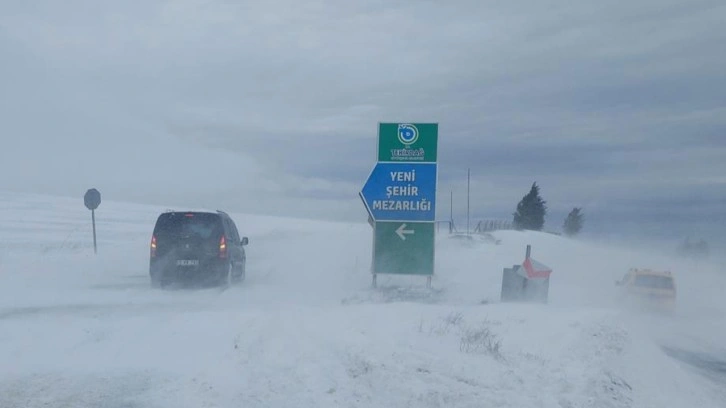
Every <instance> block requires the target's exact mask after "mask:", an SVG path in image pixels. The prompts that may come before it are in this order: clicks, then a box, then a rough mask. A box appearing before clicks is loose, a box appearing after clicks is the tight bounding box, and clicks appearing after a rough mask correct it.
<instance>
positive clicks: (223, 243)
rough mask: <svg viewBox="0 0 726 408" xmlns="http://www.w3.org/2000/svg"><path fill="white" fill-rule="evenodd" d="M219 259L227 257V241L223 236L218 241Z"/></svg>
mask: <svg viewBox="0 0 726 408" xmlns="http://www.w3.org/2000/svg"><path fill="white" fill-rule="evenodd" d="M219 257H220V258H226V257H227V240H226V239H225V238H224V235H222V238H220V239H219Z"/></svg>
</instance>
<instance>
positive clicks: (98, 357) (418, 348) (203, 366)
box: [0, 193, 726, 408]
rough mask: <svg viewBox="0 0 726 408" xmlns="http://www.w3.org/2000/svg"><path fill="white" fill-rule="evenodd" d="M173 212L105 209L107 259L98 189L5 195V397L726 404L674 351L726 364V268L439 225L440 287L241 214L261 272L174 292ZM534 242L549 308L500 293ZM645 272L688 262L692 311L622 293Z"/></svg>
mask: <svg viewBox="0 0 726 408" xmlns="http://www.w3.org/2000/svg"><path fill="white" fill-rule="evenodd" d="M164 209H165V207H154V206H146V205H136V204H126V203H115V202H110V201H104V202H103V203H102V204H101V207H100V208H99V210H98V211H97V222H98V238H99V253H98V255H97V256H94V254H93V249H92V240H91V227H90V214H89V212H88V211H87V210H86V209H85V208H84V207H83V204H82V200H81V199H77V200H74V199H67V198H54V197H43V196H34V195H24V194H15V193H0V407H3V408H5V407H7V408H14V407H109V408H115V407H316V408H320V407H339V406H345V407H562V408H569V407H573V408H574V407H658V408H661V407H723V406H726V396H725V395H724V393H723V392H722V391H720V389H722V388H724V385H726V380H724V376H719V374H718V372H716V371H715V370H711V372H704V371H703V370H699V369H698V368H696V367H694V366H692V365H690V364H687V363H686V362H684V361H682V360H679V359H677V358H673V357H671V356H670V355H669V354H667V353H666V352H665V351H664V349H663V347H666V348H668V350H680V351H688V352H690V353H701V354H703V355H706V356H710V357H711V358H716V359H717V358H720V357H719V356H722V357H723V359H722V360H721V361H726V318H725V317H724V316H725V312H726V301H725V300H724V299H723V297H724V296H723V295H724V293H726V273H725V272H723V271H720V270H718V268H717V267H716V265H709V264H708V263H705V262H702V263H699V264H698V266H697V267H695V266H694V265H692V264H691V263H689V262H687V261H685V260H682V259H676V258H670V257H667V256H663V255H658V254H657V253H656V252H647V251H644V250H640V249H638V248H629V249H627V250H623V249H618V250H615V249H607V248H601V247H598V246H595V245H594V244H592V243H586V242H581V241H577V240H569V239H566V238H562V237H558V236H554V235H548V234H541V233H531V232H528V233H520V232H512V231H502V232H498V233H495V234H494V235H495V236H496V238H497V239H499V240H501V244H500V245H493V244H491V243H487V242H485V241H473V242H467V241H462V240H456V239H451V238H449V237H447V236H446V234H440V236H439V237H438V238H437V257H436V260H437V275H436V276H435V277H434V279H433V290H427V289H426V288H425V279H423V278H413V277H387V276H382V277H379V281H378V283H379V288H377V289H372V288H371V287H370V281H371V277H370V274H369V273H368V266H369V262H370V254H371V248H370V245H371V229H370V227H369V226H368V225H367V224H365V223H360V224H345V223H332V222H331V223H326V222H320V221H309V220H297V219H283V218H273V217H263V216H252V215H245V214H232V216H233V218H234V219H235V221H236V222H237V225H238V227H239V229H240V233H241V234H243V235H246V236H248V237H249V238H250V245H249V247H248V249H247V253H248V272H247V280H246V281H245V282H244V283H242V284H241V285H238V286H234V287H232V288H230V289H228V290H226V291H220V290H218V289H196V290H194V289H192V290H169V291H159V290H152V289H151V288H150V286H149V282H148V275H147V274H148V244H149V239H150V234H151V229H152V228H153V223H154V221H155V219H156V217H157V215H158V213H159V211H162V210H164ZM361 211H363V209H361ZM527 244H531V245H532V246H533V256H534V257H535V258H536V259H538V260H540V261H542V262H544V263H546V264H547V265H549V266H551V267H552V268H553V269H554V273H553V275H552V286H551V290H550V303H549V304H548V305H545V306H543V305H536V304H503V303H499V290H500V284H501V271H502V268H504V267H509V266H511V265H512V264H516V263H520V262H521V261H522V258H523V256H524V250H525V246H526V245H527ZM634 266H637V267H652V268H668V269H671V270H672V271H673V272H674V273H675V274H676V279H677V284H678V290H679V293H678V296H679V307H678V311H677V313H676V315H675V316H673V317H671V318H667V317H657V316H651V315H648V314H644V313H632V312H628V311H627V310H624V309H623V308H621V307H620V305H618V304H617V302H616V301H615V300H614V297H613V296H614V293H615V292H614V290H615V287H614V284H613V283H614V281H615V280H616V279H619V278H620V277H621V276H622V275H623V274H624V273H625V271H626V270H627V269H628V268H629V267H634ZM671 354H673V353H671Z"/></svg>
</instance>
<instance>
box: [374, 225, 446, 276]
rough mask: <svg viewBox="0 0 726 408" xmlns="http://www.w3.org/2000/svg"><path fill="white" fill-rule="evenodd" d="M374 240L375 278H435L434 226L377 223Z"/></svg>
mask: <svg viewBox="0 0 726 408" xmlns="http://www.w3.org/2000/svg"><path fill="white" fill-rule="evenodd" d="M374 236H375V238H374V239H375V241H374V243H373V246H374V248H373V251H374V255H373V273H374V274H400V275H424V276H431V275H433V274H434V223H433V222H410V221H395V222H391V221H386V222H376V223H375V232H374Z"/></svg>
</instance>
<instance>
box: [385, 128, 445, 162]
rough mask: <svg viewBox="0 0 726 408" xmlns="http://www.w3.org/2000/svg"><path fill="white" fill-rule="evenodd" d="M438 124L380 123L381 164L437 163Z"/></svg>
mask: <svg viewBox="0 0 726 408" xmlns="http://www.w3.org/2000/svg"><path fill="white" fill-rule="evenodd" d="M438 139H439V124H438V123H379V124H378V161H379V162H419V163H436V148H437V146H438Z"/></svg>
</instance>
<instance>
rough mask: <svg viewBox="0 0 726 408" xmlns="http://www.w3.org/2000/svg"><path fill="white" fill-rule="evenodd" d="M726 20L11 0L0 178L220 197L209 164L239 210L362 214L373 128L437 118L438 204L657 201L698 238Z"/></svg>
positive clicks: (545, 5) (653, 12) (575, 11)
mask: <svg viewBox="0 0 726 408" xmlns="http://www.w3.org/2000/svg"><path fill="white" fill-rule="evenodd" d="M725 19H726V4H724V3H723V1H720V0H696V1H690V2H687V3H684V2H681V1H675V0H659V1H655V0H646V1H639V2H631V3H623V2H612V1H605V2H602V1H578V2H572V3H559V4H558V3H552V2H525V3H521V2H520V3H507V2H493V1H474V0H460V1H454V2H448V3H446V2H435V1H425V2H422V1H410V0H399V1H378V0H376V1H372V0H371V1H366V2H357V3H345V2H333V1H313V2H306V3H300V2H296V1H292V0H277V1H273V2H267V3H264V2H258V3H254V2H247V3H235V2H222V1H220V2H214V1H212V2H197V1H192V0H188V1H187V0H182V1H173V2H172V1H134V2H124V3H123V4H117V5H114V6H109V5H102V4H99V3H98V2H84V1H74V2H70V3H69V2H64V3H63V4H60V3H58V2H53V1H46V2H34V3H33V4H32V5H30V4H29V3H27V4H26V3H20V2H16V3H13V4H9V5H8V6H7V7H5V8H4V12H3V14H2V15H1V16H0V51H1V52H2V53H3V55H4V56H5V58H3V64H0V74H2V75H3V76H5V77H10V78H13V80H12V81H8V84H7V87H5V88H4V90H6V92H3V95H2V97H0V106H2V107H4V108H6V109H4V110H3V112H4V116H3V117H2V121H1V123H2V125H0V126H2V127H1V128H0V130H1V131H2V132H3V133H2V137H3V141H6V140H10V139H12V140H14V141H15V142H13V144H11V145H10V146H9V147H7V148H6V149H5V150H4V152H2V153H0V156H2V158H3V161H2V164H0V166H3V167H0V170H2V171H10V170H12V169H14V168H17V167H18V166H19V165H22V164H23V163H25V162H27V161H28V158H36V160H38V163H41V165H40V168H38V169H36V170H34V171H30V172H25V174H23V175H18V178H17V179H13V180H10V181H5V182H3V183H4V185H0V187H3V186H4V187H8V188H10V187H12V188H16V187H18V186H32V188H34V189H36V190H52V189H68V188H69V187H68V186H70V185H72V186H73V189H77V188H80V187H81V185H80V183H81V182H80V181H74V182H73V183H76V184H72V183H71V182H65V181H63V180H65V179H74V180H77V179H81V178H83V177H86V176H87V175H86V174H85V172H84V169H87V168H95V169H100V170H97V171H96V172H95V173H94V174H93V175H92V177H90V176H88V177H87V179H93V180H106V181H107V182H110V183H113V188H114V189H117V191H118V192H119V194H126V196H128V197H132V196H133V197H134V199H137V198H138V199H141V198H146V199H148V200H163V199H166V198H171V197H174V198H178V199H180V200H182V199H187V200H190V201H191V200H197V199H200V198H199V196H200V195H203V194H211V193H209V192H214V194H217V196H219V197H221V194H222V193H220V191H223V185H222V184H221V183H222V182H221V181H215V180H214V179H213V178H212V177H211V175H212V174H214V171H213V170H211V167H210V166H209V165H206V166H201V167H199V168H197V167H195V166H194V165H190V164H189V163H198V162H199V161H200V160H202V159H201V158H204V160H209V161H210V162H209V163H212V164H214V163H217V162H219V163H223V165H224V166H225V168H226V169H228V171H230V172H238V174H240V179H239V180H234V182H235V188H236V189H237V190H239V193H238V194H236V195H235V194H232V195H229V196H225V197H226V198H224V200H227V201H226V202H228V203H231V204H234V203H239V206H240V207H244V208H245V209H247V208H254V209H255V210H260V211H262V210H265V209H270V210H271V211H272V210H274V211H276V212H279V213H286V212H287V213H296V214H302V215H305V216H313V215H315V216H330V215H331V214H332V213H334V215H335V216H336V217H339V218H346V217H348V218H356V219H357V216H358V213H359V212H360V211H361V208H360V203H359V202H357V197H356V193H357V190H358V189H359V188H360V187H361V186H362V183H363V182H364V181H365V178H366V177H367V176H368V173H369V171H370V169H371V167H372V166H373V164H374V161H375V137H376V124H377V123H378V122H379V121H392V122H395V121H417V120H420V121H427V122H430V121H435V122H439V123H440V131H441V134H440V183H441V184H440V188H441V191H442V192H443V193H446V192H447V191H451V190H454V191H456V192H457V197H460V196H461V191H462V189H463V188H465V185H464V183H465V175H466V171H467V169H471V170H472V182H473V186H474V199H475V200H474V201H475V202H476V203H477V208H476V216H477V217H486V216H498V217H499V216H501V217H507V216H509V214H510V213H511V208H512V206H513V205H515V204H516V201H518V200H519V199H520V198H521V196H522V195H523V194H524V193H525V192H526V190H527V189H528V188H529V186H530V185H531V183H532V182H533V181H538V182H540V183H541V184H542V186H543V189H544V190H545V191H546V192H547V194H548V200H549V202H550V204H551V206H552V209H553V211H554V214H557V217H560V216H561V215H562V214H563V213H566V211H567V209H568V207H571V206H572V205H579V204H583V205H587V208H588V210H589V211H590V214H591V217H592V220H593V225H595V224H597V225H603V226H608V223H607V222H604V221H603V222H600V224H598V221H595V220H598V219H603V220H604V219H611V220H613V223H616V221H615V220H617V222H619V223H624V224H628V225H630V223H633V222H636V221H643V222H646V221H645V220H646V218H648V217H650V219H653V220H656V221H658V219H657V216H656V215H654V214H656V213H657V214H660V213H658V212H649V211H647V210H646V209H645V207H648V205H646V204H648V203H650V202H651V201H652V200H654V197H657V198H658V200H657V201H658V203H659V204H658V208H659V210H658V211H662V213H663V214H671V215H673V219H674V220H679V221H678V222H680V223H681V224H682V225H686V224H688V225H690V224H691V223H697V222H698V219H692V218H689V216H690V215H689V214H692V213H694V212H699V211H700V212H702V213H708V214H711V215H713V216H714V217H715V214H716V210H715V209H714V207H713V205H714V204H713V203H721V202H722V200H723V197H724V196H723V195H722V194H721V193H718V192H719V191H721V190H722V186H723V183H724V181H723V178H722V177H723V176H722V175H723V174H724V172H726V162H724V161H723V157H724V156H723V155H724V154H726V151H724V148H725V147H726V143H724V140H726V139H725V138H726V136H724V134H725V132H726V81H724V80H723V76H724V74H723V73H724V69H725V68H726V54H724V53H723V52H720V49H721V48H722V47H723V44H724V43H726V31H724V30H723V28H722V26H723V21H724V20H725ZM7 135H10V136H7ZM16 135H17V136H16ZM21 135H22V136H21ZM16 138H17V139H16ZM38 146H41V148H38ZM161 151H163V152H165V155H163V156H159V155H158V154H156V155H155V153H154V152H161ZM114 154H115V155H114ZM119 155H120V156H119ZM119 157H122V159H120V158H119ZM159 157H162V158H161V159H160V158H159ZM102 165H105V166H102ZM43 166H46V167H49V166H53V168H54V169H57V168H59V167H64V166H65V170H64V171H66V172H67V174H66V175H65V176H64V177H62V176H61V175H59V174H49V173H52V171H48V170H44V167H43ZM127 166H128V168H127ZM124 169H126V170H124ZM55 173H58V172H55ZM150 174H151V175H153V177H151V178H153V181H151V180H150V176H149V175H150ZM178 174H183V176H184V177H186V178H187V179H191V180H194V186H195V188H194V189H193V191H192V189H185V188H184V184H183V183H179V182H178V180H177V179H178V176H177V175H178ZM109 180H111V181H109ZM164 182H166V183H165V184H164ZM158 183H162V184H163V185H164V186H165V187H164V188H161V189H156V188H153V187H150V186H153V185H156V184H158ZM139 186H144V187H143V188H141V187H139ZM245 191H247V192H249V191H254V199H251V198H248V197H247V196H249V195H250V194H251V193H250V194H245V193H244V192H245ZM694 197H701V198H700V199H698V200H695V199H694V200H692V201H688V200H691V199H693V198H694ZM220 199H221V198H220ZM457 200H459V199H457ZM297 203H305V204H304V205H302V204H300V205H297ZM575 203H577V204H575ZM444 207H445V206H440V207H439V208H440V209H442V211H445V210H444ZM661 208H662V210H660V209H661ZM461 211H462V210H461V206H458V209H457V211H456V212H458V213H459V214H461ZM608 217H610V218H608ZM712 219H717V220H719V221H718V222H721V223H722V225H723V219H722V218H718V217H715V218H713V217H712ZM656 221H653V222H656ZM648 222H650V221H648ZM656 223H657V222H656ZM553 225H556V224H553Z"/></svg>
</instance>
